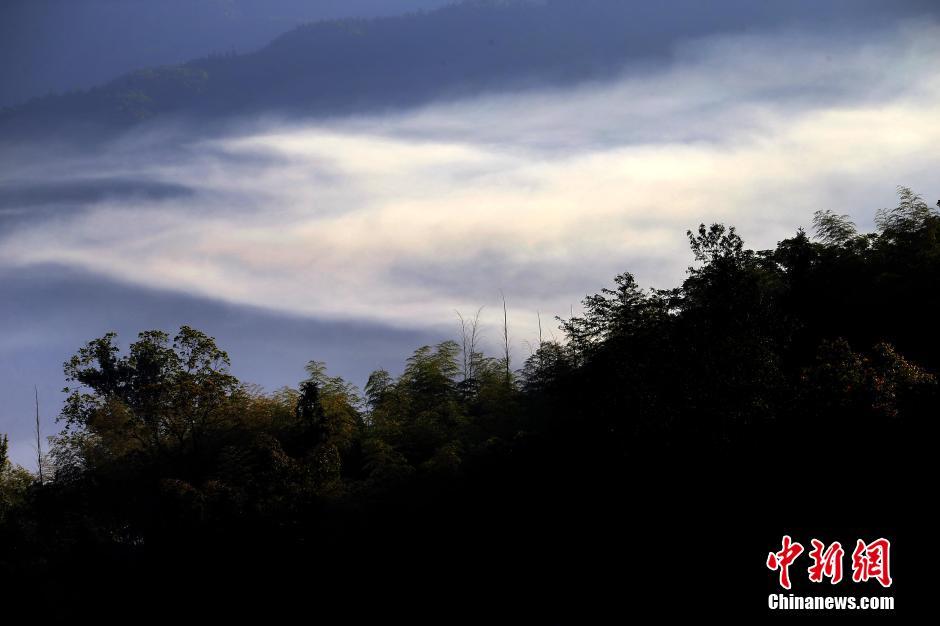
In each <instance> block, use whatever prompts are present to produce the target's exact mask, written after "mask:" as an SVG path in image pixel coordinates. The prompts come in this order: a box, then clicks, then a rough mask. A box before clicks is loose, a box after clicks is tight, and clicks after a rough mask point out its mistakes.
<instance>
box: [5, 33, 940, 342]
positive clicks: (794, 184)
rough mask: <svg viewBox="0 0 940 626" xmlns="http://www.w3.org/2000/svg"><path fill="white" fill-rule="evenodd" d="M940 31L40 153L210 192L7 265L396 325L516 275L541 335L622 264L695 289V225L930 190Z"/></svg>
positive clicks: (40, 238)
mask: <svg viewBox="0 0 940 626" xmlns="http://www.w3.org/2000/svg"><path fill="white" fill-rule="evenodd" d="M938 34H940V29H938V28H936V27H925V26H922V27H920V28H917V29H912V28H909V27H906V28H903V29H901V30H898V31H896V32H893V33H891V34H890V35H886V36H884V37H882V38H880V39H878V40H872V41H867V42H853V41H842V42H835V43H833V42H827V41H822V40H814V39H807V38H805V37H799V36H796V35H792V34H779V35H777V36H776V37H773V38H767V37H764V38H758V37H736V38H724V39H713V40H707V41H704V42H699V43H696V44H693V45H690V46H688V47H687V48H685V49H683V51H681V53H680V54H679V55H678V59H677V61H676V62H675V64H673V65H672V66H670V67H669V68H668V69H667V70H664V71H660V72H656V73H648V74H645V75H633V76H627V77H624V78H623V79H621V80H619V81H615V82H612V83H607V84H594V85H587V86H584V87H581V88H578V89H573V90H566V91H543V92H539V93H523V94H514V95H501V96H491V97H482V98H477V99H474V100H468V101H462V102H455V103H450V104H438V105H434V106H430V107H428V108H425V109H423V110H419V111H412V112H408V113H402V114H399V115H393V116H382V117H361V118H356V119H349V120H343V121H338V122H334V123H332V124H330V125H296V124H274V123H268V124H266V125H253V126H252V129H253V130H251V131H246V132H245V133H243V134H241V135H238V136H231V137H227V138H223V139H216V140H212V141H202V142H195V143H191V144H189V145H186V146H185V147H184V148H182V149H174V150H172V151H171V152H170V153H168V154H167V153H163V152H160V153H159V154H157V153H156V152H154V153H153V154H151V152H148V148H147V147H146V146H147V145H146V144H133V143H130V144H127V143H125V144H123V145H121V146H120V149H119V150H118V148H115V149H114V150H112V151H110V152H109V151H105V152H104V153H103V154H102V155H100V156H97V157H94V158H88V159H84V160H81V161H79V162H75V161H70V162H69V163H67V164H65V163H60V164H56V163H52V164H50V163H42V164H41V167H42V173H37V172H39V170H36V169H33V170H29V168H26V169H27V170H28V171H27V174H26V175H27V177H28V175H29V172H30V171H31V175H32V176H41V175H50V174H49V173H50V172H51V173H52V174H51V175H53V176H54V175H56V173H58V172H65V171H69V172H72V173H73V175H74V173H75V172H78V173H79V174H81V173H82V172H84V173H86V174H87V173H91V172H94V173H98V174H100V173H102V172H104V173H108V174H109V175H114V174H120V175H122V176H130V177H136V178H138V179H145V180H156V181H161V182H170V183H175V184H181V185H185V186H188V187H191V188H193V189H194V190H195V194H194V195H193V196H191V197H174V198H171V199H163V200H155V199H149V200H147V199H139V198H138V199H134V200H133V201H132V202H131V201H128V200H126V199H125V200H120V199H116V198H114V199H109V200H103V201H101V202H98V203H97V204H95V205H94V206H92V207H90V208H88V209H87V210H83V211H79V212H72V213H63V214H61V216H60V217H59V218H57V219H55V220H46V221H42V222H36V223H28V224H25V225H21V226H19V227H17V228H16V229H15V230H13V231H11V232H9V233H7V234H6V235H5V238H4V239H3V240H0V263H3V264H5V265H14V266H15V265H27V264H35V263H62V264H67V265H70V266H77V267H80V268H82V269H86V270H90V271H93V272H97V273H100V274H103V275H106V276H109V277H113V278H116V279H120V280H123V281H128V282H131V283H139V284H144V285H148V286H155V287H163V288H171V289H179V290H183V291H187V292H191V293H195V294H200V295H205V296H209V297H213V298H219V299H223V300H226V301H231V302H235V303H241V304H250V305H259V306H264V307H269V308H273V309H278V310H284V311H290V312H293V313H301V314H308V315H313V316H323V317H349V316H352V317H359V318H366V319H373V320H379V321H383V322H387V323H391V324H401V325H406V324H408V325H410V324H427V325H432V324H440V323H449V322H450V321H451V320H452V317H453V310H454V309H455V308H460V309H462V310H465V311H468V310H472V309H475V307H476V305H477V304H493V303H494V301H495V298H496V296H497V292H498V290H499V289H502V290H504V291H505V292H506V293H507V295H508V296H509V298H510V303H511V305H512V307H513V311H514V315H515V317H514V326H516V328H517V331H516V332H515V333H514V334H515V335H516V336H517V337H519V338H520V339H521V338H523V337H532V336H533V335H534V322H535V311H536V310H540V311H542V312H543V319H545V317H546V315H551V314H556V313H562V314H567V313H568V311H569V310H570V309H569V307H571V306H572V305H574V304H576V303H577V302H578V301H579V300H580V299H581V298H582V297H583V296H584V295H585V294H586V293H589V292H593V291H596V290H597V289H599V288H600V287H601V286H603V285H605V284H607V283H608V282H609V281H610V279H611V278H612V276H613V274H614V273H616V272H619V271H622V270H624V269H633V270H635V273H636V274H637V275H638V278H639V279H640V281H641V282H643V283H647V284H649V283H654V284H656V285H657V286H669V285H671V284H673V283H675V282H676V281H678V280H680V279H681V277H682V272H683V270H684V268H685V266H686V265H687V264H688V262H689V255H688V254H687V252H686V243H685V237H684V232H685V229H687V228H689V227H694V226H695V225H697V224H698V223H699V222H701V221H725V222H728V223H734V224H736V225H737V226H738V227H739V230H740V231H741V232H742V233H743V234H744V236H745V237H746V238H747V239H748V242H749V243H750V244H752V245H756V246H761V247H763V246H771V245H773V243H774V242H775V241H776V240H778V239H779V238H782V237H785V236H789V235H790V234H792V233H793V231H794V230H795V228H796V227H797V226H799V225H801V224H802V225H807V222H808V220H809V217H810V216H811V214H812V212H813V211H814V210H815V209H818V208H834V209H836V210H837V211H839V212H849V213H852V214H854V215H855V217H856V218H858V220H859V222H860V223H862V224H865V223H866V221H867V220H868V219H869V218H870V215H871V214H872V213H873V212H874V210H875V209H877V208H879V207H880V206H883V205H885V204H888V203H890V202H891V199H892V193H893V189H894V186H895V185H896V184H906V185H911V186H913V187H915V188H918V189H920V190H922V191H924V192H925V193H932V192H936V191H937V190H936V189H931V188H929V187H928V186H929V185H930V184H931V183H934V182H935V172H936V171H937V166H938V161H940V151H938V149H937V146H938V145H940V104H938V103H940V98H938V96H940V65H938V64H937V63H936V59H937V58H938V54H937V53H938V52H940V44H938V42H940V37H938ZM154 150H156V149H154ZM118 154H119V155H120V156H117V155H118ZM153 155H157V156H158V158H153ZM22 173H23V172H20V174H22ZM494 308H495V307H494Z"/></svg>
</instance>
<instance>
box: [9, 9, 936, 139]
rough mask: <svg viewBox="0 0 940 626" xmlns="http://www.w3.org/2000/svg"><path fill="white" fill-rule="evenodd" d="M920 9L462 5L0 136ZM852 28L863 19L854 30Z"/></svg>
mask: <svg viewBox="0 0 940 626" xmlns="http://www.w3.org/2000/svg"><path fill="white" fill-rule="evenodd" d="M889 5H891V6H890V8H892V10H894V11H895V12H897V11H898V10H900V11H902V13H903V11H904V10H906V11H907V12H908V13H910V14H916V13H918V12H920V11H927V10H929V9H928V8H926V7H925V6H924V5H923V4H922V3H920V2H913V1H912V2H906V3H903V5H902V7H901V8H900V9H898V8H897V6H896V3H884V2H881V1H880V0H868V1H867V2H865V3H864V8H865V11H861V10H859V3H857V2H846V1H839V2H832V3H828V4H827V5H826V8H825V10H823V12H822V14H821V15H820V14H819V10H818V7H817V3H814V2H809V1H808V0H800V1H798V2H791V3H786V4H778V3H755V2H749V1H745V0H723V1H722V2H716V3H704V2H698V1H697V0H670V1H669V2H665V3H655V4H654V3H630V2H619V1H615V0H578V1H574V0H548V1H546V2H522V1H518V2H511V1H510V2H497V1H492V0H491V1H481V2H465V3H462V4H459V5H455V6H450V7H445V8H442V9H439V10H436V11H432V12H428V13H421V14H411V15H405V16H398V17H385V18H375V19H350V20H342V21H331V22H318V23H314V24H310V25H307V26H302V27H299V28H297V29H295V30H293V31H291V32H289V33H286V34H285V35H283V36H281V37H279V38H278V39H276V40H275V41H273V42H272V43H271V44H270V45H268V46H266V47H265V48H263V49H261V50H259V51H258V52H255V53H252V54H244V55H227V56H215V57H209V58H204V59H200V60H195V61H192V62H189V63H185V64H182V65H178V66H166V67H157V68H150V69H145V70H141V71H137V72H134V73H131V74H128V75H125V76H123V77H121V78H118V79H116V80H114V81H111V82H110V83H107V84H105V85H102V86H100V87H96V88H93V89H90V90H88V91H85V92H78V93H72V94H67V95H61V96H49V97H45V98H41V99H37V100H33V101H31V102H30V103H27V104H25V105H23V106H20V107H16V108H15V109H12V110H10V109H8V110H7V111H6V112H5V113H3V114H2V115H0V134H2V135H5V136H14V135H16V136H29V135H30V134H31V133H39V132H55V131H56V130H58V129H60V128H61V127H62V125H63V124H68V125H73V126H77V127H92V128H95V129H98V130H100V129H115V128H118V129H119V128H125V127H127V126H129V125H132V124H134V123H137V122H140V121H142V120H149V119H153V118H158V117H166V116H169V115H172V114H182V115H186V116H194V117H197V118H203V119H205V118H222V117H225V116H229V115H244V114H254V113H259V112H273V113H280V114H287V115H330V114H337V115H343V114H348V113H352V112H362V111H375V110H383V109H387V108H392V107H401V106H408V105H415V104H420V103H422V102H427V101H428V100H432V99H435V98H447V97H457V96H462V95H468V94H474V93H479V92H485V91H491V90H507V89H520V88H525V87H533V86H539V85H565V84H571V83H574V82H577V81H584V80H591V79H599V78H604V77H606V76H610V75H611V74H613V73H616V72H618V71H620V70H621V69H623V68H624V66H625V65H626V64H628V63H631V62H643V61H644V60H645V61H650V60H656V59H664V58H666V57H668V55H669V54H670V52H671V51H672V50H673V48H674V46H675V45H676V43H677V42H679V41H682V40H685V39H688V38H691V37H697V36H704V35H708V34H713V33H718V32H742V31H746V30H748V29H750V28H767V27H782V26H786V25H787V24H792V23H796V22H800V23H802V20H804V15H805V14H806V9H807V8H808V7H813V9H814V21H813V22H812V23H807V24H805V25H806V26H807V27H810V28H812V27H814V26H818V25H819V24H822V23H826V24H830V25H831V24H833V23H834V24H835V25H837V26H838V25H840V24H842V25H846V26H848V25H857V24H856V22H857V21H858V20H861V19H862V17H860V16H864V19H867V20H873V19H875V20H876V19H877V16H878V14H879V13H878V11H879V9H880V8H882V7H883V8H885V10H887V8H889ZM856 16H859V17H856Z"/></svg>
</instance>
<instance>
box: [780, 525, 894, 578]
mask: <svg viewBox="0 0 940 626" xmlns="http://www.w3.org/2000/svg"><path fill="white" fill-rule="evenodd" d="M810 545H811V546H812V550H810V551H809V553H808V555H809V557H810V559H812V561H813V563H812V565H810V567H809V568H808V569H807V572H808V573H809V580H810V582H814V583H821V582H823V579H825V578H828V579H829V582H830V584H833V585H836V584H838V583H839V582H841V581H842V561H843V557H844V556H845V550H844V549H843V548H842V544H841V543H839V542H838V541H835V542H833V543H831V544H829V545H828V546H827V545H826V544H825V543H823V542H822V541H820V540H818V539H812V540H810ZM803 552H804V548H803V545H802V544H801V543H799V542H796V541H793V540H792V539H791V538H790V536H789V535H784V536H783V540H782V541H781V548H780V551H779V552H771V553H769V554H768V555H767V568H768V569H770V570H772V571H776V572H779V579H780V581H779V582H780V586H781V587H783V588H784V589H789V588H790V586H791V585H790V565H792V564H793V562H794V561H796V559H797V558H798V557H799V556H800V555H801V554H803ZM870 579H874V580H876V581H878V583H880V584H881V586H882V587H890V586H891V583H892V580H891V542H890V541H888V540H887V539H884V538H881V539H876V540H875V541H872V542H871V543H865V542H864V541H863V540H861V539H859V540H858V541H856V543H855V550H853V551H852V582H856V583H863V582H866V581H868V580H870Z"/></svg>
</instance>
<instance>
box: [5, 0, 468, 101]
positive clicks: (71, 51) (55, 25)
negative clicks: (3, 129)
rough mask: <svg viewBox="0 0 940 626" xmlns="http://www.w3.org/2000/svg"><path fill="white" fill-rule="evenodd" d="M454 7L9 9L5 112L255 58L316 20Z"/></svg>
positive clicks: (351, 0)
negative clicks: (226, 58)
mask: <svg viewBox="0 0 940 626" xmlns="http://www.w3.org/2000/svg"><path fill="white" fill-rule="evenodd" d="M451 1H452V0H158V1H154V0H2V1H0V107H2V106H13V105H17V104H21V103H23V102H25V101H27V100H28V99H30V98H32V97H36V96H42V95H45V94H48V93H50V92H63V91H69V90H72V89H81V88H87V87H91V86H93V85H96V84H99V83H102V82H104V81H107V80H110V79H112V78H114V77H115V76H118V75H120V74H123V73H125V72H129V71H132V70H135V69H137V68H141V67H148V66H153V65H163V64H175V63H182V62H185V61H188V60H189V59H192V58H196V57H200V56H205V55H207V54H210V53H219V52H231V51H237V52H240V53H244V52H251V51H253V50H257V49H258V48H260V47H262V46H263V45H265V44H267V43H268V42H270V41H271V40H272V39H273V38H274V37H276V36H278V35H280V34H281V33H283V32H285V31H286V30H288V29H290V28H293V27H294V26H296V25H298V24H301V23H304V22H309V21H313V20H323V19H338V18H345V17H377V16H380V15H396V14H402V13H408V12H410V11H415V10H420V9H432V8H435V7H440V6H443V5H445V4H449V3H450V2H451Z"/></svg>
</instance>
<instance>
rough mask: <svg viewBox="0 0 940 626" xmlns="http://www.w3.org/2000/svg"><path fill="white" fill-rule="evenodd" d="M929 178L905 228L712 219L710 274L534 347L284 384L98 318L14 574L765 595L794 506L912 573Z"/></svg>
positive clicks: (86, 588) (381, 594) (546, 605)
mask: <svg viewBox="0 0 940 626" xmlns="http://www.w3.org/2000/svg"><path fill="white" fill-rule="evenodd" d="M899 195H900V201H899V204H898V206H897V207H895V208H893V209H885V210H881V211H879V212H878V214H877V216H876V224H877V229H876V232H873V233H859V232H857V231H856V228H855V226H854V224H853V223H852V222H851V221H850V219H849V218H848V217H847V216H840V215H836V214H834V213H832V212H818V213H817V214H816V215H815V218H814V222H813V230H812V232H810V233H808V232H804V231H803V230H802V229H801V230H798V231H797V232H796V233H795V234H794V235H793V236H792V237H790V238H788V239H785V240H783V241H780V242H779V243H778V244H777V246H776V247H775V248H774V249H772V250H751V249H748V248H747V247H746V246H745V242H744V241H743V240H742V238H741V236H739V234H738V233H737V232H736V231H735V229H734V228H729V227H725V226H723V225H720V224H714V225H711V226H705V225H702V226H699V227H698V228H697V229H696V230H693V231H690V232H689V233H688V238H689V245H690V248H691V252H692V255H693V257H694V264H693V265H692V267H690V269H689V271H688V275H687V277H686V279H685V280H684V281H683V283H682V284H681V285H680V286H678V287H675V288H673V289H665V290H660V289H644V288H641V287H640V286H639V285H638V284H637V282H636V281H635V279H634V277H633V276H632V275H631V274H629V273H624V274H621V275H620V276H617V277H616V279H615V282H614V284H613V286H612V287H611V288H610V289H605V290H604V291H603V292H602V293H599V294H596V295H593V296H589V297H588V298H586V299H585V300H584V313H583V314H582V315H581V316H576V317H571V318H569V319H564V320H560V324H561V328H562V330H563V331H564V337H563V339H561V340H559V341H557V342H556V341H552V342H543V343H541V345H540V346H539V347H538V349H537V350H536V351H535V352H534V354H532V355H531V356H530V357H529V358H528V359H526V361H525V363H524V364H523V365H522V367H521V368H519V369H513V368H512V367H511V364H510V363H508V362H507V361H506V360H505V358H502V359H501V358H498V357H495V358H494V357H491V356H487V355H484V354H482V353H480V352H479V351H477V349H475V348H474V347H472V346H474V343H473V340H472V323H471V324H470V325H469V326H468V325H466V324H465V326H464V328H465V329H469V332H468V334H466V335H465V336H463V337H459V338H458V340H456V341H453V340H447V341H442V342H441V343H439V344H437V345H433V346H424V347H421V348H419V349H417V350H416V351H415V352H414V354H412V355H411V356H410V357H409V358H408V360H407V362H406V364H405V367H404V370H403V372H402V373H401V375H399V376H392V375H390V374H389V372H386V371H377V372H375V373H373V374H372V376H371V377H370V378H369V381H368V384H367V385H366V386H365V388H364V389H363V390H359V389H357V388H355V387H354V386H353V385H351V384H350V383H349V382H347V381H345V380H343V379H341V378H338V377H334V376H331V375H330V374H329V373H328V370H327V368H326V365H324V364H323V363H319V362H316V361H312V362H311V363H310V364H309V366H308V368H307V372H306V377H305V378H304V379H303V380H302V381H300V383H299V384H298V385H297V386H296V387H285V388H283V389H280V390H277V391H275V392H273V393H264V392H262V391H259V390H258V389H255V388H253V387H252V386H251V385H248V384H245V383H243V382H241V381H239V380H237V379H236V378H235V377H234V376H232V375H231V374H230V372H229V369H228V368H229V359H228V357H227V355H226V353H225V352H224V351H223V350H222V348H221V347H220V346H217V345H216V344H215V342H214V340H213V339H212V338H211V337H209V336H207V335H205V334H203V333H201V332H200V331H198V330H196V329H193V328H189V327H183V328H181V329H179V331H178V332H177V333H176V334H175V335H173V336H171V335H169V334H167V333H165V332H162V331H146V332H143V333H141V334H140V335H139V337H138V338H137V340H136V341H135V342H133V343H132V344H131V345H130V347H129V349H128V350H127V351H126V352H122V351H121V350H120V349H119V348H118V343H117V338H116V337H115V336H114V335H106V336H104V337H101V338H99V339H95V340H93V341H91V342H89V343H88V344H87V345H86V346H84V347H82V348H81V349H79V351H78V352H77V353H76V354H75V355H74V356H73V357H71V358H70V359H69V360H68V361H66V362H65V365H64V367H65V374H66V376H67V379H68V380H69V383H70V386H69V388H68V390H67V391H68V396H67V400H66V401H65V405H64V407H63V409H62V413H61V421H62V424H63V426H64V430H63V431H62V433H61V434H60V435H58V436H57V437H55V439H54V442H53V444H54V445H53V447H52V449H51V451H50V453H49V455H48V456H49V458H48V464H47V468H46V476H45V483H44V484H40V482H39V481H38V478H37V476H35V475H33V474H30V473H28V472H26V471H25V470H22V469H18V468H14V467H12V466H11V465H10V464H9V463H8V462H6V461H5V460H4V463H3V469H2V474H0V480H2V482H0V546H3V550H2V551H0V572H2V575H3V577H4V578H5V579H7V580H8V581H10V582H9V583H7V586H6V587H5V590H11V595H10V596H9V597H10V598H19V599H20V600H15V599H14V600H13V602H22V603H24V604H25V603H28V602H31V601H32V600H30V599H37V598H38V601H39V602H40V605H39V606H42V607H43V608H42V610H43V611H44V612H46V614H47V615H57V616H59V617H68V618H74V617H76V616H78V615H82V614H86V613H87V614H91V615H100V614H102V613H105V612H109V611H114V612H115V613H116V614H118V615H122V616H124V617H127V618H135V616H137V617H140V616H151V617H152V616H154V615H157V614H163V613H166V614H167V615H168V616H172V615H177V614H182V613H178V612H181V611H182V610H183V609H182V607H183V606H192V605H191V604H187V603H193V602H195V603H197V605H198V607H199V610H204V611H206V612H207V613H208V614H209V615H216V616H218V615H220V614H222V613H225V612H230V613H233V614H236V615H243V616H244V615H247V614H248V612H251V611H257V612H258V614H259V615H262V616H265V617H267V618H273V616H275V615H276V614H279V613H282V612H299V613H301V614H303V615H305V616H306V618H308V619H309V620H310V621H316V620H317V618H323V619H326V616H327V615H334V614H338V615H341V616H344V617H345V618H347V619H349V620H353V621H355V620H356V619H361V618H363V617H365V616H367V615H379V616H383V615H384V616H391V615H398V616H405V617H408V618H411V619H412V620H419V619H423V618H431V619H434V620H435V621H439V622H443V623H449V622H450V621H459V620H460V619H462V618H467V617H469V616H470V615H477V614H482V615H487V616H489V617H490V618H491V619H493V620H496V619H497V618H498V619H500V620H502V619H510V618H513V617H518V618H529V620H535V619H539V620H541V621H544V620H548V621H550V622H552V623H557V622H558V621H563V622H564V621H569V619H567V618H569V617H570V621H574V622H583V621H585V620H587V619H589V618H590V617H591V616H592V615H594V613H595V612H598V611H602V610H605V609H606V610H613V611H615V613H614V615H617V614H622V613H626V612H628V611H631V610H639V609H641V608H643V606H644V605H643V604H641V603H646V605H645V606H646V607H647V608H649V607H651V606H655V607H657V610H660V611H665V612H667V613H668V612H682V611H696V610H698V611H701V610H704V609H705V608H707V607H706V606H705V605H696V604H695V602H697V601H701V602H712V601H717V598H715V597H712V596H709V595H708V594H711V593H718V592H719V591H720V590H721V589H726V588H732V589H734V590H735V596H734V598H733V599H732V602H731V604H730V606H728V607H725V608H723V609H722V610H724V611H728V612H734V611H740V610H751V609H754V610H757V611H760V610H762V609H763V607H764V606H765V602H766V593H767V591H766V589H768V588H771V587H768V586H767V585H768V583H769V582H772V581H769V577H767V576H766V575H765V574H766V571H765V570H764V569H763V558H765V556H766V553H767V551H768V549H769V548H771V547H773V545H774V543H775V542H776V543H777V544H779V538H780V536H781V534H782V533H783V532H789V533H791V534H794V535H796V534H799V533H800V531H801V530H802V531H806V532H816V533H817V534H823V535H824V536H827V537H833V536H834V535H838V533H839V532H840V531H844V532H851V533H852V538H854V537H855V536H856V535H859V536H864V535H865V533H866V532H867V531H869V530H870V531H871V532H872V533H877V536H882V535H887V536H891V537H895V538H896V545H897V546H898V551H897V554H896V555H895V559H896V560H895V571H896V574H897V575H896V578H897V580H898V582H897V585H896V587H895V589H894V592H895V593H896V594H897V595H898V596H899V597H902V596H905V595H906V597H908V598H912V596H913V595H914V594H913V593H911V592H910V589H911V587H912V585H914V584H917V583H916V581H912V580H911V579H912V578H913V577H912V576H910V570H908V576H907V580H906V581H905V575H904V571H905V570H904V567H905V566H909V567H910V566H912V564H911V561H910V560H908V561H905V556H904V554H905V549H906V550H907V554H908V555H910V554H911V553H912V551H913V546H914V545H915V544H916V542H915V540H914V538H915V537H918V536H919V535H918V533H921V532H922V531H924V532H925V533H926V531H925V530H924V529H925V528H926V527H927V525H928V521H927V519H926V518H925V517H924V516H923V515H920V514H919V512H920V510H921V509H922V508H923V507H925V506H927V505H926V501H927V500H928V499H929V496H928V494H929V493H930V491H929V485H930V484H931V481H930V480H929V478H928V477H929V476H930V472H929V471H928V470H930V467H931V459H932V458H933V455H932V452H933V447H934V445H935V442H936V439H935V438H934V432H935V429H934V425H933V422H934V421H935V420H936V419H937V415H938V411H937V407H938V387H937V379H936V372H937V369H938V367H940V334H938V333H937V332H936V323H937V322H936V320H937V319H938V316H940V213H938V210H937V209H936V208H934V207H932V206H930V205H929V204H928V203H926V202H925V201H923V200H922V199H921V198H920V197H919V196H917V195H916V194H914V193H913V192H911V191H910V190H908V189H905V188H901V189H900V194H899ZM5 452H6V450H5V444H4V447H2V448H0V454H3V455H5ZM923 536H924V537H926V534H924V535H923ZM845 540H846V539H844V538H843V541H845ZM908 558H910V557H908ZM926 582H927V581H926V580H924V581H923V582H922V584H926ZM795 584H796V588H797V589H799V585H800V584H806V583H805V581H796V583H795ZM13 589H15V590H16V592H15V593H16V594H17V595H12V594H13V591H12V590H13ZM816 591H818V592H822V593H825V592H826V590H824V589H823V590H815V589H814V592H816ZM872 591H874V590H872ZM911 602H913V600H911ZM712 608H714V607H712ZM187 611H189V609H187ZM618 612H619V613H618ZM186 615H187V616H189V617H191V616H192V615H195V613H188V612H187V613H186ZM524 621H525V620H524Z"/></svg>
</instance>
